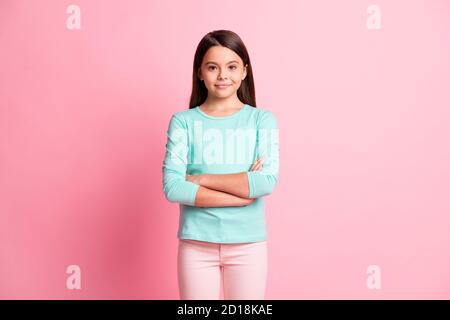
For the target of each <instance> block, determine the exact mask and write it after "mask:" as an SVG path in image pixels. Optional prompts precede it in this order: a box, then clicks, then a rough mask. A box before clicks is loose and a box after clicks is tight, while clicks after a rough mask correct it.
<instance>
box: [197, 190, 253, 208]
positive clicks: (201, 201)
mask: <svg viewBox="0 0 450 320" xmlns="http://www.w3.org/2000/svg"><path fill="white" fill-rule="evenodd" d="M253 201H255V199H246V198H241V197H237V196H235V195H232V194H229V193H226V192H222V191H217V190H212V189H209V188H206V187H203V186H199V188H198V191H197V193H196V196H195V203H194V206H196V207H241V206H247V205H249V204H251V203H252V202H253Z"/></svg>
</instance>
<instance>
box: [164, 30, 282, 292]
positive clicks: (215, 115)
mask: <svg viewBox="0 0 450 320" xmlns="http://www.w3.org/2000/svg"><path fill="white" fill-rule="evenodd" d="M278 168H279V145H278V128H277V121H276V118H275V116H274V114H273V113H272V112H270V111H267V110H263V109H257V108H256V101H255V89H254V82H253V73H252V65H251V63H250V58H249V55H248V52H247V49H246V47H245V45H244V44H243V42H242V40H241V39H240V37H239V36H238V35H237V34H236V33H234V32H232V31H228V30H217V31H213V32H210V33H208V34H207V35H205V36H204V37H203V39H202V40H201V41H200V43H199V44H198V46H197V50H196V52H195V57H194V65H193V86H192V94H191V99H190V106H189V109H188V110H185V111H179V112H176V113H175V114H173V115H172V117H171V119H170V123H169V127H168V130H167V144H166V153H165V158H164V162H163V190H164V194H165V196H166V198H167V200H168V201H170V202H176V203H179V204H180V217H179V229H178V234H177V236H178V239H179V245H178V262H177V264H178V265H177V267H178V285H179V292H180V298H181V299H220V294H221V290H222V288H223V296H224V299H264V296H265V287H266V276H267V242H266V238H267V232H266V223H265V210H264V199H263V196H266V195H268V194H270V193H272V191H273V190H274V187H275V185H276V183H277V180H278Z"/></svg>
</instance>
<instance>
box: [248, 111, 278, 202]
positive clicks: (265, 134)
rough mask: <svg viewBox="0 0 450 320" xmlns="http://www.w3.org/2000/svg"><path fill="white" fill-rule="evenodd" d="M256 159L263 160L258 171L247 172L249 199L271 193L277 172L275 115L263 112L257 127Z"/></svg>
mask: <svg viewBox="0 0 450 320" xmlns="http://www.w3.org/2000/svg"><path fill="white" fill-rule="evenodd" d="M256 143H257V157H256V159H258V158H261V157H262V158H264V162H263V166H262V169H261V170H258V171H247V172H246V173H247V178H248V188H249V198H259V197H262V196H266V195H269V194H271V193H272V192H273V190H274V188H275V185H276V183H277V181H278V171H279V130H278V125H277V120H276V117H275V115H274V114H273V113H272V112H270V111H264V112H263V114H262V116H261V119H260V121H259V125H258V132H257V142H256ZM256 159H255V160H256Z"/></svg>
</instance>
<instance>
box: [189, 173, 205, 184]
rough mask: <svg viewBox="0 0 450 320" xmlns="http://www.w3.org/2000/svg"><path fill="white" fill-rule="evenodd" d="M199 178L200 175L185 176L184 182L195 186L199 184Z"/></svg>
mask: <svg viewBox="0 0 450 320" xmlns="http://www.w3.org/2000/svg"><path fill="white" fill-rule="evenodd" d="M200 178H201V174H197V175H192V174H186V181H190V182H193V183H195V184H200Z"/></svg>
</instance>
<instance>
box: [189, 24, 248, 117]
mask: <svg viewBox="0 0 450 320" xmlns="http://www.w3.org/2000/svg"><path fill="white" fill-rule="evenodd" d="M212 46H223V47H227V48H228V49H230V50H233V51H234V52H235V53H236V54H237V55H239V57H241V59H242V61H243V62H244V66H245V65H246V64H247V76H246V77H245V79H244V80H242V82H241V86H240V87H239V89H238V91H237V96H238V98H239V99H240V100H241V101H242V102H243V103H246V104H248V105H250V106H252V107H255V108H256V98H255V83H254V81H253V71H252V64H251V62H250V57H249V55H248V52H247V48H246V47H245V45H244V42H243V41H242V40H241V38H240V37H239V36H238V35H237V34H236V33H234V32H233V31H230V30H215V31H212V32H209V33H208V34H206V35H205V36H204V37H203V39H202V40H200V43H199V44H198V46H197V50H196V51H195V57H194V66H193V71H192V93H191V99H190V102H189V109H192V108H195V107H196V106H199V105H201V104H202V103H203V102H205V100H206V98H207V97H208V89H207V88H206V86H205V84H204V83H203V81H201V80H200V79H199V77H198V70H199V68H200V66H201V64H202V61H203V57H204V56H205V54H206V52H207V51H208V49H209V48H211V47H212Z"/></svg>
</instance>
